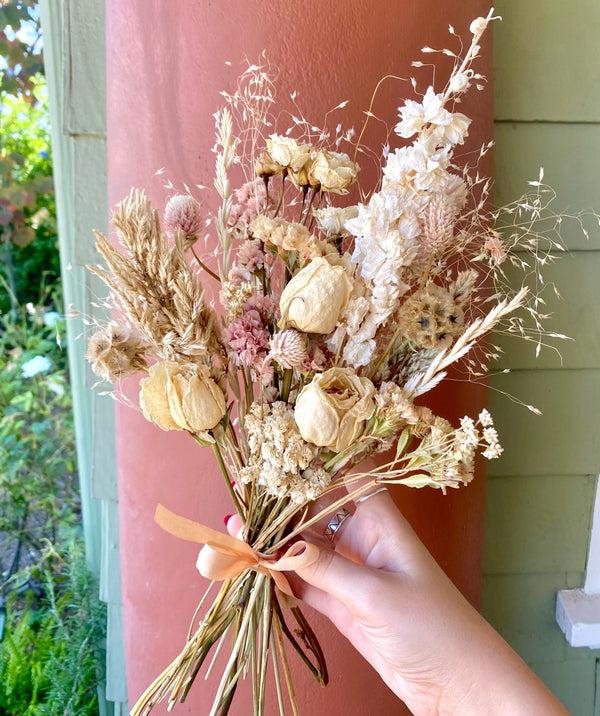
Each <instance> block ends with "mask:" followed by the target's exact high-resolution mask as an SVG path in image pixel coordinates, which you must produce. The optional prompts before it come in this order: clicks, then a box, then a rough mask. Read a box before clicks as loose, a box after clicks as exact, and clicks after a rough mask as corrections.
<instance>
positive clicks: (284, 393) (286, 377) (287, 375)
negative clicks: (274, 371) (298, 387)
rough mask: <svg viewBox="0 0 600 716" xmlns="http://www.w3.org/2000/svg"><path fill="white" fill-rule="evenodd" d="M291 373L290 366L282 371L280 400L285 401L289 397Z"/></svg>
mask: <svg viewBox="0 0 600 716" xmlns="http://www.w3.org/2000/svg"><path fill="white" fill-rule="evenodd" d="M292 374H293V371H292V369H291V368H286V369H285V370H284V371H283V384H282V386H281V400H283V401H284V402H285V403H287V401H288V398H289V397H290V388H291V387H292Z"/></svg>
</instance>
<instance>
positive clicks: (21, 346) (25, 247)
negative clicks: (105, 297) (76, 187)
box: [0, 0, 105, 716]
mask: <svg viewBox="0 0 600 716" xmlns="http://www.w3.org/2000/svg"><path fill="white" fill-rule="evenodd" d="M41 51H42V42H41V34H40V28H39V9H38V7H37V3H36V2H34V0H0V714H2V715H4V714H6V715H7V716H8V715H10V716H16V715H17V714H19V716H34V715H35V716H38V715H39V716H44V715H48V716H50V715H52V716H58V715H59V714H60V715H61V716H80V715H81V716H83V715H85V716H87V715H88V714H89V715H90V716H91V715H92V714H96V713H98V709H99V705H98V699H97V689H98V686H99V685H100V684H101V683H102V680H103V674H102V663H103V656H102V653H101V648H102V645H103V640H104V628H105V611H104V607H103V606H102V605H101V604H100V602H99V600H98V597H97V594H98V586H97V584H95V583H94V580H93V579H92V577H91V575H90V574H89V571H88V569H87V566H86V563H85V555H84V550H83V540H82V535H81V524H80V521H81V515H80V501H79V490H78V478H77V466H76V456H75V438H74V430H73V416H72V400H71V392H70V386H69V378H68V370H67V360H66V331H65V321H64V318H63V317H62V316H61V314H62V312H63V307H62V298H61V296H62V291H61V284H60V270H59V255H58V241H57V230H56V211H55V203H54V188H53V182H52V157H51V151H50V131H49V130H50V128H49V112H48V97H47V91H46V84H45V79H44V75H43V65H42V55H41Z"/></svg>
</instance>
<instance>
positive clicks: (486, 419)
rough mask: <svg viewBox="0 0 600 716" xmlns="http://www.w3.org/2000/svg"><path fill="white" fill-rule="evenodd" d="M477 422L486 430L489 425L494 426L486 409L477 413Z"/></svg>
mask: <svg viewBox="0 0 600 716" xmlns="http://www.w3.org/2000/svg"><path fill="white" fill-rule="evenodd" d="M479 422H480V423H481V424H482V425H483V427H484V428H488V427H490V425H493V424H494V421H493V419H492V416H491V415H490V412H489V410H487V409H486V408H484V409H483V410H482V411H481V412H480V413H479Z"/></svg>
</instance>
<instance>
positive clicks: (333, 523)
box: [325, 507, 352, 544]
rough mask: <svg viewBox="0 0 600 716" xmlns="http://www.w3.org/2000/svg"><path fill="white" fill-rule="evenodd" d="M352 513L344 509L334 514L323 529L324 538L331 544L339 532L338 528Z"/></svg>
mask: <svg viewBox="0 0 600 716" xmlns="http://www.w3.org/2000/svg"><path fill="white" fill-rule="evenodd" d="M351 514H352V513H351V512H349V511H348V510H347V509H346V508H345V507H342V508H341V509H340V510H338V511H337V512H335V513H334V514H333V515H332V516H331V517H330V518H329V522H328V523H327V527H326V528H325V537H327V539H328V540H329V541H330V542H331V543H332V544H333V542H334V540H335V536H336V534H337V533H338V532H339V531H340V527H341V526H342V525H343V524H344V522H345V521H346V520H347V519H348V517H350V515H351Z"/></svg>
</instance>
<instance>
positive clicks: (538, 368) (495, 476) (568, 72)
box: [483, 0, 600, 716]
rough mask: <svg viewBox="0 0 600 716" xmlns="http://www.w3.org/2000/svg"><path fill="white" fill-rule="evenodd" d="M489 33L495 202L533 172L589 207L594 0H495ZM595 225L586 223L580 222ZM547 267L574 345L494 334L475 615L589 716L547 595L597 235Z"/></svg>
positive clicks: (554, 585)
mask: <svg viewBox="0 0 600 716" xmlns="http://www.w3.org/2000/svg"><path fill="white" fill-rule="evenodd" d="M496 9H497V11H498V12H499V14H501V15H502V16H503V18H504V19H503V22H502V23H499V24H498V25H496V27H495V31H494V80H495V103H496V106H495V119H496V124H495V135H496V136H495V138H496V155H495V163H496V166H495V177H496V202H497V203H498V204H502V203H505V202H507V201H510V200H512V199H514V198H516V197H518V196H519V195H520V194H521V193H522V192H523V191H524V190H525V189H526V186H525V182H526V180H527V179H535V178H537V174H538V169H539V167H540V166H543V167H544V169H545V180H546V181H547V182H548V183H549V184H551V185H552V186H553V187H554V188H555V189H556V190H557V192H558V194H559V204H560V207H561V208H563V209H564V208H566V207H570V208H572V209H576V210H579V209H583V208H586V207H590V206H594V207H596V208H600V60H599V59H598V49H597V48H598V44H597V38H598V37H599V36H600V3H599V2H598V0H575V1H574V2H570V3H567V2H564V0H498V2H497V7H496ZM590 228H593V227H590ZM564 238H565V240H566V243H567V245H568V248H569V249H570V253H569V255H567V256H565V257H564V258H562V259H561V260H560V261H559V262H557V263H556V264H554V265H553V266H552V267H549V269H548V270H547V272H546V277H547V279H548V280H550V281H554V282H555V283H556V284H557V286H558V287H559V289H560V291H561V293H562V294H563V296H564V300H563V301H562V302H559V301H557V300H556V301H553V302H552V303H551V304H550V303H549V305H548V309H549V311H551V312H552V313H553V314H554V315H553V319H552V322H551V325H552V327H553V330H556V331H557V332H561V333H566V334H568V335H570V336H572V337H574V338H575V339H576V341H575V342H571V343H563V344H561V346H560V348H561V354H562V362H561V358H560V357H559V356H558V355H557V354H555V353H553V352H552V351H547V352H545V353H544V352H543V353H542V354H541V356H540V357H539V358H538V359H536V358H535V355H534V351H533V349H532V348H531V347H529V346H527V344H520V343H518V342H512V343H508V342H506V343H505V344H504V345H503V347H504V348H505V350H506V354H505V356H504V359H503V362H502V367H503V368H510V369H511V373H510V374H509V375H505V376H501V377H498V378H495V379H494V380H493V382H492V387H493V388H498V389H500V390H505V391H508V392H509V393H512V394H515V395H517V396H518V397H519V398H521V399H522V400H524V401H525V402H526V403H533V404H534V405H536V406H537V407H539V408H540V409H541V410H542V411H543V413H544V414H543V416H542V417H536V416H534V415H533V414H531V413H530V412H528V411H527V410H525V409H523V408H521V407H519V406H518V405H515V404H514V403H511V402H509V401H508V400H506V399H505V398H504V397H503V396H502V395H500V394H498V393H495V392H494V391H492V395H491V406H492V408H493V412H494V415H495V416H496V418H497V422H498V427H499V430H500V432H501V437H502V442H503V444H504V445H505V448H506V453H505V455H504V456H503V458H502V459H501V460H499V461H497V462H496V463H492V464H491V470H490V471H489V478H488V490H487V506H486V531H485V561H484V591H483V610H484V613H485V615H486V617H487V618H488V619H489V620H490V621H491V622H492V624H493V625H494V626H495V627H496V628H497V629H498V630H499V631H500V632H501V633H502V634H503V636H504V637H505V638H506V639H507V640H508V641H509V642H510V643H511V644H512V645H513V647H514V648H515V649H516V650H517V651H518V652H519V653H520V654H521V656H522V657H523V658H524V659H525V660H526V661H527V662H528V663H529V664H530V665H531V666H532V667H533V669H534V670H535V671H536V672H537V673H538V674H539V675H540V676H541V677H542V678H543V679H544V680H545V681H546V683H547V684H548V685H549V686H550V688H552V690H553V691H554V692H555V693H556V694H557V695H558V696H559V698H561V699H562V700H563V701H564V703H565V704H566V706H567V707H568V708H569V710H570V711H571V712H572V713H573V714H575V716H591V715H594V716H600V681H599V680H598V676H599V673H600V672H599V667H598V665H599V663H600V662H599V661H598V660H599V659H600V651H591V650H589V649H573V648H571V647H570V646H569V645H568V644H567V642H566V641H565V639H564V637H563V634H562V632H561V631H560V629H559V628H558V626H557V625H556V622H555V620H554V608H555V599H556V592H557V590H558V589H561V588H564V587H579V586H581V585H582V584H583V579H584V573H585V563H586V556H587V546H588V539H589V532H590V519H591V512H592V505H593V498H594V490H595V483H596V476H597V475H598V472H599V469H600V435H599V425H600V233H599V232H598V230H596V232H595V233H592V235H591V237H590V240H589V241H586V239H585V237H583V236H582V235H581V234H580V233H579V232H577V231H575V230H574V228H569V229H567V230H566V231H565V232H564Z"/></svg>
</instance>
